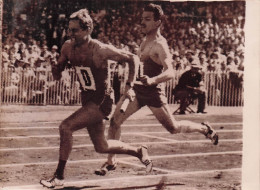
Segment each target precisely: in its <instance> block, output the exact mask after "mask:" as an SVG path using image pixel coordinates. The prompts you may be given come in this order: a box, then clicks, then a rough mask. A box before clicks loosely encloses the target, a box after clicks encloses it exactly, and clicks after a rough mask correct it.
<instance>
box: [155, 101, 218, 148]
mask: <svg viewBox="0 0 260 190" xmlns="http://www.w3.org/2000/svg"><path fill="white" fill-rule="evenodd" d="M150 109H151V110H152V112H153V114H154V115H155V117H156V118H157V119H158V120H159V121H160V122H161V123H162V125H163V126H164V127H165V128H166V129H167V130H168V131H169V132H170V133H172V134H174V133H192V132H199V133H202V134H204V135H205V136H206V137H207V138H209V139H210V140H211V141H212V143H213V144H214V145H217V144H218V135H217V133H216V132H215V131H214V129H213V128H212V127H211V126H210V125H209V124H208V123H195V122H191V121H186V120H181V121H176V120H175V119H174V118H173V116H172V115H171V114H170V109H169V106H168V105H167V104H164V105H162V106H161V107H159V108H156V107H151V106H150Z"/></svg>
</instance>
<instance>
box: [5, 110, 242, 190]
mask: <svg viewBox="0 0 260 190" xmlns="http://www.w3.org/2000/svg"><path fill="white" fill-rule="evenodd" d="M77 108H78V107H76V106H74V107H68V106H3V107H2V109H1V126H0V176H1V177H0V178H1V181H0V184H1V186H0V187H1V188H2V189H17V190H18V189H35V190H37V189H46V188H43V187H42V186H41V185H40V184H39V181H40V179H42V178H48V177H51V176H52V175H53V173H54V171H55V169H56V165H57V161H58V151H59V134H58V126H59V123H60V122H61V120H63V119H65V117H67V116H69V115H70V114H71V113H73V111H75V110H76V109H77ZM171 109H172V111H174V109H176V107H174V106H173V107H171ZM207 111H208V113H207V114H205V115H201V114H190V115H181V116H180V115H176V116H175V118H176V119H177V120H182V119H187V120H191V121H195V122H203V121H209V122H210V123H211V124H212V126H213V128H214V129H216V130H217V132H218V133H219V136H220V142H219V145H217V146H214V145H212V144H211V142H210V141H209V140H208V139H205V137H204V136H202V135H201V134H199V133H192V134H175V135H171V134H169V133H168V132H167V131H166V130H165V129H164V128H163V127H162V126H161V124H159V123H158V121H157V120H156V119H155V118H154V117H153V115H152V114H151V112H150V111H149V110H148V109H147V108H143V109H142V110H140V111H139V112H137V113H136V114H134V115H133V116H132V117H130V118H129V119H128V120H127V121H126V122H125V123H124V125H123V126H122V140H123V141H125V142H127V143H130V144H132V145H135V146H139V145H141V144H146V145H147V146H148V148H149V154H150V156H151V158H152V159H153V162H154V170H153V172H152V173H149V174H146V173H145V171H144V167H143V165H142V164H141V163H140V162H139V161H138V160H137V159H136V158H133V157H130V156H127V155H119V156H118V160H119V165H118V167H117V169H116V170H115V171H113V172H110V173H109V174H108V175H106V176H96V175H95V174H94V170H95V169H96V168H98V167H100V166H101V165H102V164H103V162H104V161H105V160H106V155H102V154H98V153H96V152H95V151H94V148H93V145H92V143H91V141H90V138H89V136H88V133H87V130H85V129H83V130H80V131H77V132H75V134H74V146H73V151H72V154H71V155H70V159H69V161H68V164H67V167H66V170H65V179H66V183H65V185H64V187H62V188H60V189H69V190H74V189H75V190H78V189H104V190H109V189H120V190H124V189H174V190H210V189H213V190H229V189H233V190H238V189H241V176H242V146H243V139H242V138H243V135H242V132H243V125H242V108H220V107H218V108H216V107H209V108H208V109H207Z"/></svg>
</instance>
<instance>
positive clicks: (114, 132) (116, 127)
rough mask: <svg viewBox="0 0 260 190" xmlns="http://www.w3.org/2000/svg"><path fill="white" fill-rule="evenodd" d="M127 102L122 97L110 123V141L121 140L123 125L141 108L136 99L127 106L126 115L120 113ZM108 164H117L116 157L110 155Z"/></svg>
mask: <svg viewBox="0 0 260 190" xmlns="http://www.w3.org/2000/svg"><path fill="white" fill-rule="evenodd" d="M124 100H125V97H124V96H122V97H121V98H120V100H119V102H118V104H117V106H116V109H115V111H114V113H113V116H112V118H111V121H110V126H109V129H108V139H116V140H120V137H121V125H122V123H123V122H124V121H125V120H126V119H127V118H128V117H130V116H131V115H132V114H133V113H135V112H136V111H138V110H139V109H140V108H141V106H140V105H139V103H138V101H137V98H135V99H134V100H133V101H132V102H130V103H129V104H128V106H127V109H126V110H125V112H124V113H122V112H120V108H121V106H122V104H123V102H124ZM107 162H108V163H109V164H111V165H112V164H114V163H115V155H114V154H109V155H108V160H107Z"/></svg>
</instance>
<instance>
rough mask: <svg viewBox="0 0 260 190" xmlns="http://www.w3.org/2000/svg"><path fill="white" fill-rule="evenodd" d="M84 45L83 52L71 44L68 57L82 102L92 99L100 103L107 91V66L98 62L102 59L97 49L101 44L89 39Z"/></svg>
mask: <svg viewBox="0 0 260 190" xmlns="http://www.w3.org/2000/svg"><path fill="white" fill-rule="evenodd" d="M86 46H87V47H86ZM86 46H85V47H84V52H83V51H82V50H81V51H77V49H75V48H73V47H72V46H71V49H70V53H69V55H68V59H69V60H70V62H71V65H72V66H73V67H74V68H75V70H76V74H77V77H78V81H79V83H80V88H81V91H82V92H81V95H82V104H83V105H85V103H86V102H88V101H93V102H94V103H96V104H98V105H100V104H101V103H102V101H103V99H104V97H105V94H106V92H107V87H108V83H107V81H108V68H107V66H105V67H104V66H102V65H103V64H100V63H99V62H98V61H102V60H104V59H101V57H99V56H100V55H99V49H100V48H101V46H102V44H101V43H100V42H98V41H97V40H92V39H91V40H90V41H89V43H88V44H87V45H86ZM102 57H106V55H102ZM99 58H100V59H99ZM98 67H99V68H98Z"/></svg>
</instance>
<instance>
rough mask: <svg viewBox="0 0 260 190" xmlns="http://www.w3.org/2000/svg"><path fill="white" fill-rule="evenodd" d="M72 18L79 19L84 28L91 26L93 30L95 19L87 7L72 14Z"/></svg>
mask: <svg viewBox="0 0 260 190" xmlns="http://www.w3.org/2000/svg"><path fill="white" fill-rule="evenodd" d="M70 20H79V25H80V27H81V28H82V29H83V30H87V29H88V28H90V30H91V32H92V30H93V20H92V18H91V17H90V15H89V12H88V10H87V9H80V10H79V11H77V12H74V13H72V14H71V15H70Z"/></svg>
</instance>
